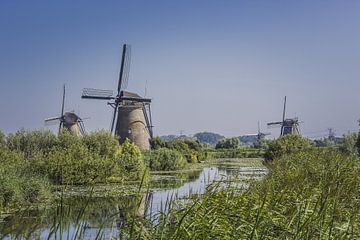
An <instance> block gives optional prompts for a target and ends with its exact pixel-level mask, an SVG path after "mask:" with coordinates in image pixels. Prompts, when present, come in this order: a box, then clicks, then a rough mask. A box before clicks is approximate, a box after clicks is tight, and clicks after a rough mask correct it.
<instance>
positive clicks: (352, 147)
mask: <svg viewBox="0 0 360 240" xmlns="http://www.w3.org/2000/svg"><path fill="white" fill-rule="evenodd" d="M357 139H358V134H357V133H352V134H348V135H344V136H343V138H342V140H341V142H340V144H339V150H340V151H341V152H343V153H345V154H348V155H351V156H356V155H358V149H357V147H356V143H357Z"/></svg>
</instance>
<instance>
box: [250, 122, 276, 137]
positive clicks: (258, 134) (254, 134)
mask: <svg viewBox="0 0 360 240" xmlns="http://www.w3.org/2000/svg"><path fill="white" fill-rule="evenodd" d="M267 135H270V133H264V132H261V130H260V122H258V132H257V133H251V134H246V135H244V136H256V137H257V140H258V141H260V140H261V139H264V138H265V137H266V136H267Z"/></svg>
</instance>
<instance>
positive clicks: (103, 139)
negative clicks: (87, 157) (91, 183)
mask: <svg viewBox="0 0 360 240" xmlns="http://www.w3.org/2000/svg"><path fill="white" fill-rule="evenodd" d="M81 140H82V142H83V144H85V146H86V147H87V148H88V149H89V151H91V152H92V153H93V154H98V155H99V156H101V157H106V158H109V159H118V158H119V157H120V155H121V147H120V146H119V143H118V140H117V139H116V138H114V137H113V136H112V135H111V133H109V132H107V131H96V132H92V133H90V134H86V135H84V136H83V137H82V139H81Z"/></svg>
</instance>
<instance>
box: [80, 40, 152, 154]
mask: <svg viewBox="0 0 360 240" xmlns="http://www.w3.org/2000/svg"><path fill="white" fill-rule="evenodd" d="M130 52H131V48H130V46H129V45H127V44H124V45H123V49H122V58H121V65H120V74H119V80H118V83H117V89H116V90H115V91H112V90H100V89H94V88H84V90H83V93H82V96H81V98H85V99H98V100H108V103H107V104H108V105H110V106H111V107H112V108H113V115H112V120H111V128H110V131H111V133H113V134H114V135H115V136H116V137H118V139H119V142H120V143H123V142H124V141H125V139H126V138H128V139H129V140H130V141H132V142H133V143H135V144H136V145H137V146H138V147H139V148H140V149H150V144H149V138H152V137H153V131H152V129H153V126H152V120H151V109H150V103H151V99H149V98H143V97H141V96H140V95H138V94H137V93H133V92H128V91H125V89H126V87H127V83H128V79H129V70H130V57H131V53H130ZM114 92H115V94H114Z"/></svg>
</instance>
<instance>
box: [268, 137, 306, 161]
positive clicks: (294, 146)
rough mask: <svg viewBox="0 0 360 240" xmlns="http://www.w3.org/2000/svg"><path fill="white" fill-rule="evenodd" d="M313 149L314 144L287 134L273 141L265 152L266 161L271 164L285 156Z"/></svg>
mask: <svg viewBox="0 0 360 240" xmlns="http://www.w3.org/2000/svg"><path fill="white" fill-rule="evenodd" d="M311 147H312V142H311V141H310V140H308V139H306V138H303V137H301V136H300V135H296V134H286V135H284V136H281V137H280V138H278V139H276V140H274V141H272V142H271V143H270V144H269V148H268V149H267V150H266V152H265V161H266V162H269V161H272V160H274V159H276V158H280V157H281V156H283V155H285V154H290V153H295V152H300V151H303V150H306V149H309V148H311Z"/></svg>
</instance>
